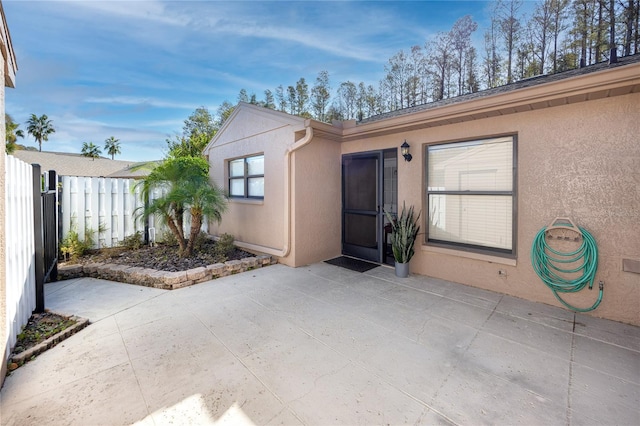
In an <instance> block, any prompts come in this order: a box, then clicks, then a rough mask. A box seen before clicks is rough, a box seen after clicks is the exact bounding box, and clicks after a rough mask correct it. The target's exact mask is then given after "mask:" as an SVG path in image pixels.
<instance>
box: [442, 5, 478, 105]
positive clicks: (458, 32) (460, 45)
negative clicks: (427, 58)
mask: <svg viewBox="0 0 640 426" xmlns="http://www.w3.org/2000/svg"><path fill="white" fill-rule="evenodd" d="M477 29H478V24H477V23H476V22H474V21H473V19H471V16H470V15H465V16H463V17H462V18H460V19H458V20H457V21H456V22H455V23H454V24H453V27H452V28H451V31H450V32H449V39H450V40H451V47H452V48H453V51H454V52H455V61H453V58H452V68H453V69H454V70H455V71H456V73H457V74H458V92H457V94H458V95H462V94H463V93H464V92H465V90H464V88H465V74H466V72H465V67H464V65H465V55H466V54H467V53H468V52H469V49H470V48H471V34H473V33H474V32H475V31H476V30H477Z"/></svg>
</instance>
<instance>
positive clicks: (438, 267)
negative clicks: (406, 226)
mask: <svg viewBox="0 0 640 426" xmlns="http://www.w3.org/2000/svg"><path fill="white" fill-rule="evenodd" d="M638 117H640V94H638V93H636V94H630V95H625V96H618V97H613V98H606V99H600V100H594V101H588V102H579V103H575V104H570V105H564V106H556V107H551V108H546V109H541V110H535V111H528V112H521V113H515V114H510V115H506V116H499V117H494V118H485V119H480V120H474V121H467V122H464V123H461V124H453V125H445V126H440V127H431V128H427V129H424V130H415V131H411V132H400V133H396V134H393V135H385V136H378V137H373V138H367V139H362V140H355V141H352V142H346V143H344V144H343V146H342V153H343V154H345V153H352V152H359V151H370V150H374V149H384V148H391V147H397V146H399V145H400V144H401V143H402V142H403V141H404V140H405V139H406V140H407V141H408V142H409V143H410V144H411V149H412V153H413V161H412V162H410V163H408V162H405V161H402V157H400V158H399V160H400V161H399V164H398V182H399V183H398V193H399V195H398V200H399V202H400V203H401V202H402V200H405V201H406V202H407V203H408V204H414V205H416V206H421V207H422V208H423V211H424V209H425V208H426V206H425V205H424V197H423V193H424V184H423V182H424V167H425V164H424V149H425V146H426V145H428V144H432V143H440V142H443V141H455V140H463V139H469V138H484V137H487V136H494V135H499V134H511V133H514V134H517V139H518V185H517V190H518V215H517V216H518V218H517V219H518V232H517V259H516V260H515V261H513V260H512V259H501V258H497V257H495V258H494V257H482V256H477V255H475V256H474V255H468V254H465V253H464V252H460V251H454V250H449V251H447V250H442V249H435V248H433V247H429V246H426V245H424V244H423V245H422V246H421V247H419V248H417V250H416V255H415V257H414V258H413V260H412V261H411V270H412V272H415V273H419V274H424V275H429V276H433V277H438V278H442V279H447V280H451V281H455V282H459V283H464V284H468V285H473V286H477V287H481V288H485V289H489V290H493V291H498V292H501V293H506V294H511V295H514V296H517V297H521V298H525V299H529V300H534V301H538V302H544V303H548V304H552V305H558V306H560V304H559V302H557V301H556V299H555V298H554V296H553V294H552V292H551V290H549V289H548V288H547V287H546V286H545V285H544V284H543V283H542V282H541V280H540V279H539V278H538V276H537V275H536V274H535V272H534V271H533V268H532V266H531V261H530V247H531V244H532V241H533V238H534V237H535V234H536V233H537V232H538V230H539V229H540V228H542V227H544V226H546V225H548V224H549V222H550V221H551V220H552V219H553V218H554V217H556V216H569V217H571V218H573V220H574V221H575V222H576V223H577V224H578V225H579V226H582V227H584V228H586V229H587V230H588V231H589V232H590V233H591V234H592V235H593V236H594V237H595V239H596V241H597V243H598V247H599V254H600V261H599V269H598V273H597V276H596V280H597V281H599V280H603V281H604V282H605V292H604V299H603V302H602V304H601V305H600V307H599V308H598V309H597V310H596V311H594V312H593V313H592V315H594V316H599V317H605V318H610V319H613V320H617V321H622V322H627V323H632V324H640V310H639V306H640V275H639V274H634V273H631V272H623V271H622V259H623V258H628V259H635V260H640V192H639V191H638V188H639V187H640V143H639V142H638V135H640V121H639V120H638ZM424 225H425V224H424V222H423V230H424V229H425V228H424ZM472 257H480V259H474V258H472ZM499 270H503V271H506V277H505V276H501V275H499V274H498V271H499ZM596 287H597V285H596ZM596 290H597V288H594V290H593V291H588V290H584V291H583V292H582V293H580V294H577V295H569V296H568V297H566V300H568V301H570V302H572V303H574V304H575V305H577V306H591V304H592V302H593V301H594V300H595V298H596V297H597V291H596Z"/></svg>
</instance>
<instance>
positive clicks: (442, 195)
mask: <svg viewBox="0 0 640 426" xmlns="http://www.w3.org/2000/svg"><path fill="white" fill-rule="evenodd" d="M515 144H516V141H515V137H514V136H506V137H499V138H491V139H482V140H475V141H466V142H457V143H447V144H442V145H432V146H429V147H427V173H426V176H427V205H428V209H429V215H428V219H427V220H428V222H429V223H428V224H427V228H428V233H427V243H430V244H433V245H442V246H449V247H460V248H466V249H471V250H478V251H488V252H493V253H501V254H507V255H514V254H515V248H514V228H515V227H514V224H515V213H514V212H515V210H514V207H515V193H514V187H515V179H516V171H515V164H516V162H515V152H516V151H515Z"/></svg>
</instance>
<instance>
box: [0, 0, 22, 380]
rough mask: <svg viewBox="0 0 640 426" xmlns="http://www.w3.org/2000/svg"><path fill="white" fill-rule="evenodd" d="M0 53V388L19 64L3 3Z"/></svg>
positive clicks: (5, 352) (3, 364) (4, 347)
mask: <svg viewBox="0 0 640 426" xmlns="http://www.w3.org/2000/svg"><path fill="white" fill-rule="evenodd" d="M0 19H1V20H2V22H1V23H0V51H1V52H2V63H0V73H1V74H0V79H1V80H2V81H3V82H4V84H3V85H2V86H1V87H2V88H1V89H0V117H1V118H0V139H1V140H2V143H0V351H1V353H2V359H0V386H2V383H3V381H4V377H5V374H6V368H7V363H6V362H5V361H6V360H7V357H8V355H9V349H10V348H8V347H7V342H8V336H7V329H8V325H7V323H6V321H7V291H6V290H7V280H6V271H5V265H6V259H5V256H6V253H5V229H6V224H5V223H4V222H5V188H4V186H5V173H6V172H5V164H4V156H5V142H4V141H6V139H7V138H6V135H5V122H4V88H5V87H15V82H16V72H17V71H18V65H17V63H16V56H15V53H14V51H13V45H12V44H11V35H10V34H9V27H8V26H7V20H6V19H5V16H4V8H3V7H2V3H0Z"/></svg>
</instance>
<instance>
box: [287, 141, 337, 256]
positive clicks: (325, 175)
mask: <svg viewBox="0 0 640 426" xmlns="http://www.w3.org/2000/svg"><path fill="white" fill-rule="evenodd" d="M293 156H294V157H293V161H292V164H293V176H294V179H293V199H292V205H293V206H294V214H293V234H292V237H293V238H292V240H293V250H292V253H291V256H292V257H293V259H292V261H293V262H292V265H293V266H301V265H307V264H310V263H314V262H320V261H323V260H327V259H331V258H333V257H336V256H339V255H340V252H341V238H342V237H341V235H342V234H341V232H342V225H341V209H342V204H341V182H342V177H341V160H340V144H339V143H338V142H335V141H331V140H326V139H322V138H321V137H314V138H313V140H312V141H311V143H309V144H307V145H305V146H304V147H303V148H301V149H299V150H297V151H295V152H294V153H293Z"/></svg>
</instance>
